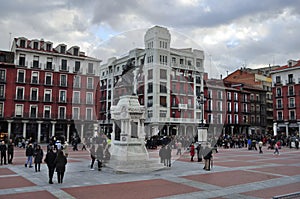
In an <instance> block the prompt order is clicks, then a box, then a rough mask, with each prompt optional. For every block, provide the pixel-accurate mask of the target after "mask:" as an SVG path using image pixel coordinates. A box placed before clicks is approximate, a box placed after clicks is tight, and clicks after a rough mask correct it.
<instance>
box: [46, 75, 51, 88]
mask: <svg viewBox="0 0 300 199" xmlns="http://www.w3.org/2000/svg"><path fill="white" fill-rule="evenodd" d="M45 84H46V85H48V86H49V85H52V73H46V75H45Z"/></svg>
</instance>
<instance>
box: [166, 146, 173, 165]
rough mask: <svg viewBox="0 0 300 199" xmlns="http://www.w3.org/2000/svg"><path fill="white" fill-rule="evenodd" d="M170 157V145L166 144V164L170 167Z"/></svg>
mask: <svg viewBox="0 0 300 199" xmlns="http://www.w3.org/2000/svg"><path fill="white" fill-rule="evenodd" d="M171 157H172V149H171V147H170V145H169V144H168V145H167V146H166V166H167V167H171Z"/></svg>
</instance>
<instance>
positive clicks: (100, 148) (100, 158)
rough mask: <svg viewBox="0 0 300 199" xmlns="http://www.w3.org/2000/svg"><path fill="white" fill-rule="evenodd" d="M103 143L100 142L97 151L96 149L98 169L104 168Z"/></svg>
mask: <svg viewBox="0 0 300 199" xmlns="http://www.w3.org/2000/svg"><path fill="white" fill-rule="evenodd" d="M103 156H104V155H103V145H102V144H98V147H97V151H96V158H97V162H98V171H101V168H102V161H103Z"/></svg>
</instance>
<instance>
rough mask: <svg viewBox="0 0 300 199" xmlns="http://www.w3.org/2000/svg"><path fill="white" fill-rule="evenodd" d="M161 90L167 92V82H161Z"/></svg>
mask: <svg viewBox="0 0 300 199" xmlns="http://www.w3.org/2000/svg"><path fill="white" fill-rule="evenodd" d="M159 86H160V92H161V93H167V83H166V82H160V85H159Z"/></svg>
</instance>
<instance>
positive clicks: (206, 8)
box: [0, 0, 300, 77]
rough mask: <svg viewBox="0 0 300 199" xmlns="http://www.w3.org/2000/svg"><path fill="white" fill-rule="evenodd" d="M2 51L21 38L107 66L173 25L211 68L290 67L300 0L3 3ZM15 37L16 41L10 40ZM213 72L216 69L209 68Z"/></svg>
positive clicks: (299, 29)
mask: <svg viewBox="0 0 300 199" xmlns="http://www.w3.org/2000/svg"><path fill="white" fill-rule="evenodd" d="M0 3H1V6H0V49H1V50H8V49H9V44H10V43H11V40H12V39H13V38H14V37H19V36H24V37H27V38H28V39H41V38H43V39H44V40H46V41H52V42H53V43H54V46H56V45H57V44H59V43H65V44H67V45H68V47H71V46H73V45H77V46H80V47H81V51H85V52H86V53H87V54H88V55H90V56H94V57H97V58H99V59H102V60H103V63H105V62H106V59H107V57H108V56H113V55H115V56H120V55H122V53H126V51H128V50H129V49H132V48H134V47H143V37H144V33H145V31H146V30H147V29H148V28H150V27H152V26H154V25H160V26H163V27H167V28H168V29H169V30H170V31H171V34H172V43H171V46H172V47H193V48H200V49H201V50H204V52H205V58H206V62H205V68H206V71H207V72H209V73H212V71H216V70H214V69H215V68H218V72H217V73H215V74H214V75H210V76H211V77H214V76H219V75H220V74H223V75H225V74H226V72H227V71H228V72H229V73H230V72H233V71H234V70H236V69H238V68H240V67H242V66H243V67H244V66H246V67H250V68H257V67H265V66H268V65H269V64H271V65H273V64H274V65H285V64H286V63H287V60H289V59H294V60H298V59H299V51H300V48H299V47H300V39H299V35H300V1H297V0H284V1H283V0H221V1H220V0H172V1H164V0H109V1H108V0H98V1H96V0H65V1H59V0H51V1H40V0H12V1H7V0H0ZM10 38H11V40H10ZM209 67H211V68H213V70H212V69H210V68H209Z"/></svg>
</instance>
